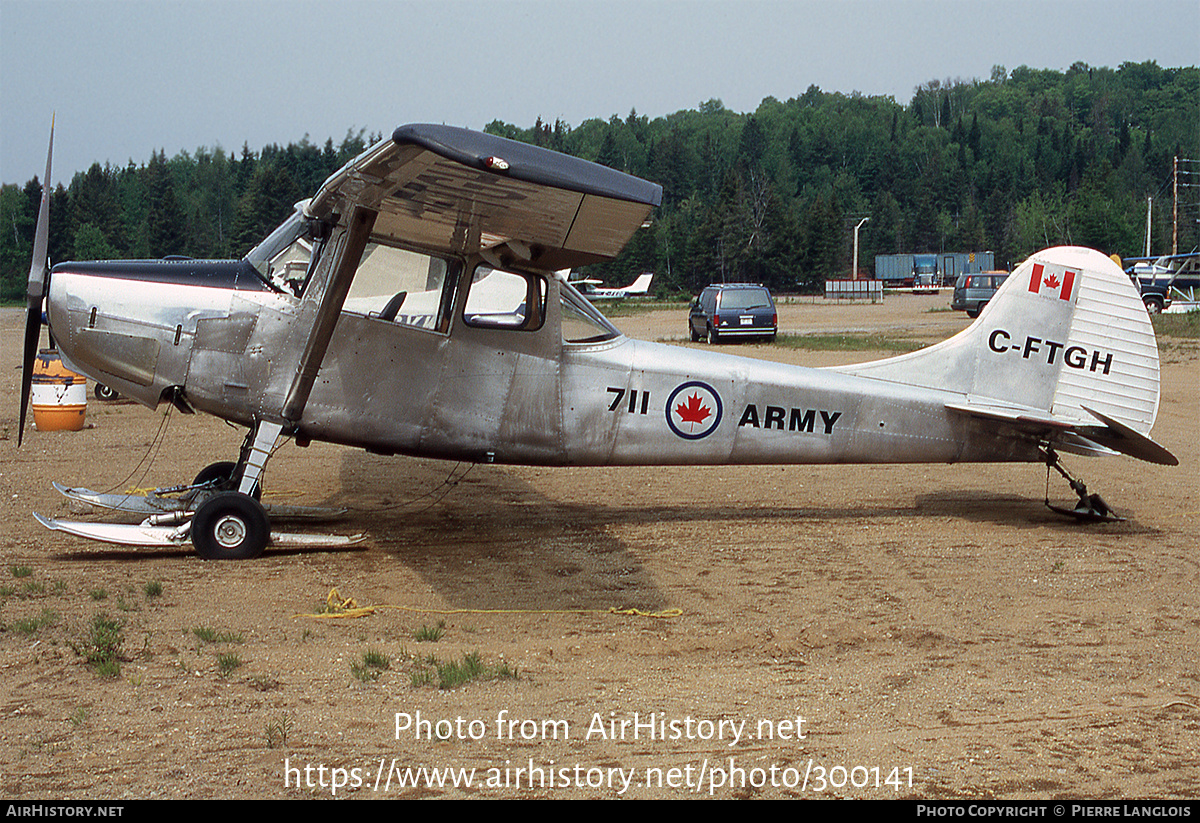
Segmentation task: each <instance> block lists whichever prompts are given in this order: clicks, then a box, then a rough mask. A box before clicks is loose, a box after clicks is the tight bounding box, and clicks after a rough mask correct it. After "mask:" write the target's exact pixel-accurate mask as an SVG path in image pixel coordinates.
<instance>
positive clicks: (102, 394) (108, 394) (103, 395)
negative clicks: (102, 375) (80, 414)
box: [92, 383, 121, 402]
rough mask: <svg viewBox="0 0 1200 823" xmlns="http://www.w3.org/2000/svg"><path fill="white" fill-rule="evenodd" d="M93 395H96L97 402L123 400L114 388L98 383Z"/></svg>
mask: <svg viewBox="0 0 1200 823" xmlns="http://www.w3.org/2000/svg"><path fill="white" fill-rule="evenodd" d="M92 393H93V394H95V395H96V399H97V400H105V401H109V402H111V401H113V400H120V399H121V395H119V394H118V393H117V390H116V389H114V388H112V387H111V386H106V385H104V384H103V383H97V384H96V387H95V388H94V389H92Z"/></svg>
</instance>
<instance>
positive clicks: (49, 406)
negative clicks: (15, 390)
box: [29, 349, 87, 432]
mask: <svg viewBox="0 0 1200 823" xmlns="http://www.w3.org/2000/svg"><path fill="white" fill-rule="evenodd" d="M29 399H30V401H31V402H30V405H31V406H32V407H33V422H34V425H36V426H37V429H38V431H44V432H49V431H72V432H77V431H79V430H80V429H82V428H83V421H84V418H85V417H86V416H87V379H86V378H85V377H84V376H83V375H82V374H76V373H75V372H73V371H71V370H70V369H68V368H67V367H66V366H64V365H63V362H62V357H61V355H59V353H58V350H57V349H42V350H41V351H39V352H38V356H37V360H36V361H35V362H34V364H33V386H32V391H31V392H30V398H29Z"/></svg>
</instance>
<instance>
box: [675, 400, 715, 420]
mask: <svg viewBox="0 0 1200 823" xmlns="http://www.w3.org/2000/svg"><path fill="white" fill-rule="evenodd" d="M675 413H676V414H677V415H679V419H680V420H682V421H683V422H684V423H703V422H704V418H706V417H709V416H710V415H712V411H711V410H710V409H709V408H708V406H706V405H704V401H703V400H701V399H700V395H699V394H696V393H695V392H693V393H692V396H691V397H689V398H688V399H687V405H684V404H683V403H680V404H679V405H678V406H676V407H675Z"/></svg>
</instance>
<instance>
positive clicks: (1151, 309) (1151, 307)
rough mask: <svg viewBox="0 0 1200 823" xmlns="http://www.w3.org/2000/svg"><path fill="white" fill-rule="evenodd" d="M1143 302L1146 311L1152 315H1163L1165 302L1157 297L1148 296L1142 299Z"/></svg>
mask: <svg viewBox="0 0 1200 823" xmlns="http://www.w3.org/2000/svg"><path fill="white" fill-rule="evenodd" d="M1142 302H1143V303H1145V304H1146V311H1147V312H1148V313H1150V314H1161V313H1162V310H1163V301H1162V298H1161V297H1158V296H1157V295H1147V296H1146V297H1143V298H1142Z"/></svg>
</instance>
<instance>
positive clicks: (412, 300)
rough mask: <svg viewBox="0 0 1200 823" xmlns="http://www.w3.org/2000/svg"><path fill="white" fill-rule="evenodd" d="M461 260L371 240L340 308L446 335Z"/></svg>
mask: <svg viewBox="0 0 1200 823" xmlns="http://www.w3.org/2000/svg"><path fill="white" fill-rule="evenodd" d="M461 270H462V269H461V264H460V263H459V262H458V261H456V260H447V259H444V258H441V257H433V256H430V255H428V254H422V253H421V252H416V251H410V250H409V249H402V248H399V247H397V246H391V245H386V244H384V243H380V242H377V241H375V240H372V241H371V242H368V243H367V246H366V248H365V249H364V250H363V255H362V259H361V260H360V261H359V264H358V269H357V270H356V271H355V273H354V281H353V282H352V283H351V284H350V292H349V294H347V296H346V302H345V304H344V305H343V307H342V310H343V311H346V312H349V313H351V314H360V315H364V316H366V317H370V318H374V319H378V320H384V321H387V322H389V323H396V324H398V325H401V326H408V327H411V328H417V329H427V330H429V331H435V332H440V333H442V334H446V333H448V332H449V331H450V312H451V307H452V305H453V303H454V289H455V286H456V284H457V281H458V276H457V273H458V272H459V271H461Z"/></svg>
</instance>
